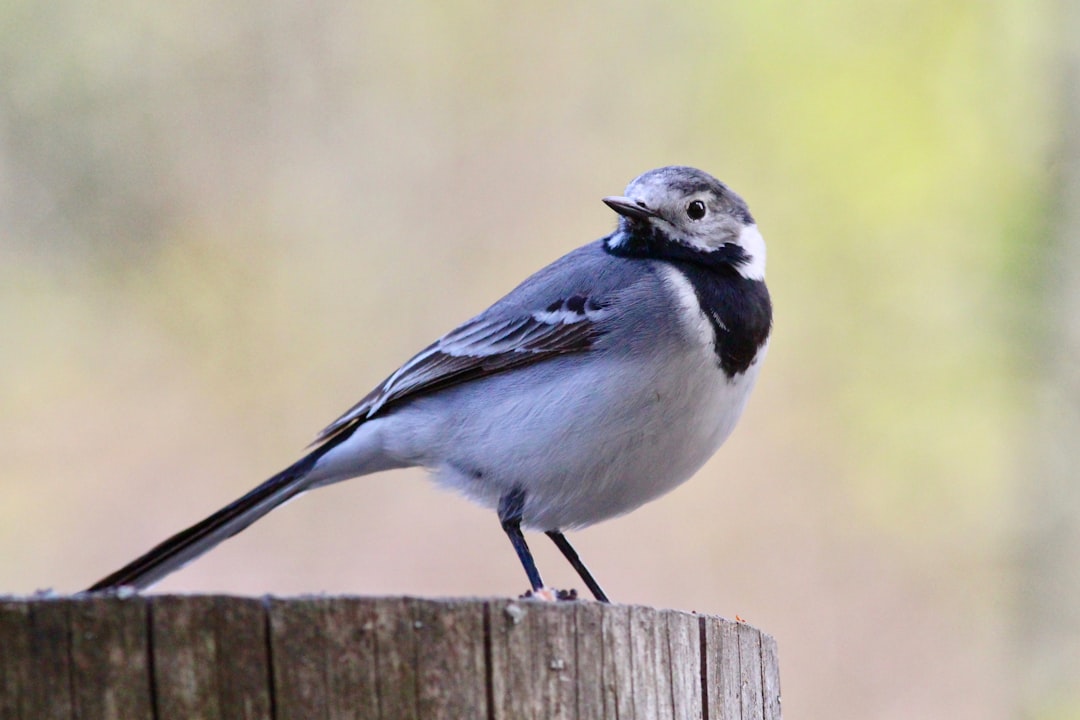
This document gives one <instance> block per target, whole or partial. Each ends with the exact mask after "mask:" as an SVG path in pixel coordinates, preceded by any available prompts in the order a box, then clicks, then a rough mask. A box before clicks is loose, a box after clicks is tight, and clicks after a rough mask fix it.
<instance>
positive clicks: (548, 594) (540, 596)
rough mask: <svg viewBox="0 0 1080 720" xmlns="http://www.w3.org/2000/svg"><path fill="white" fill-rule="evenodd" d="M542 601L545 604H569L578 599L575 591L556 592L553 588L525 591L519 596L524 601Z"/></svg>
mask: <svg viewBox="0 0 1080 720" xmlns="http://www.w3.org/2000/svg"><path fill="white" fill-rule="evenodd" d="M529 598H531V599H533V600H544V601H545V602H570V601H572V600H577V599H578V594H577V590H574V589H572V588H571V589H570V590H556V589H555V588H540V589H539V590H526V591H525V594H524V595H522V596H521V599H522V600H525V599H529Z"/></svg>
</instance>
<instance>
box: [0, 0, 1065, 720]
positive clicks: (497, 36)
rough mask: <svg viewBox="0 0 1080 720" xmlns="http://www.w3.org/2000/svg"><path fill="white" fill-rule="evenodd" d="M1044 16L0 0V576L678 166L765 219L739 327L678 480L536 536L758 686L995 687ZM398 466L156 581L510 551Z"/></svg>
mask: <svg viewBox="0 0 1080 720" xmlns="http://www.w3.org/2000/svg"><path fill="white" fill-rule="evenodd" d="M1052 23H1053V18H1052V14H1051V8H1049V7H1048V6H1047V4H1046V3H1043V2H1038V1H1036V2H1027V1H1021V0H1000V1H997V2H986V3H977V2H964V1H961V0H945V1H944V2H942V1H938V2H929V1H927V0H908V1H901V2H882V1H881V0H872V1H870V2H850V1H849V2H839V1H836V0H824V1H819V2H814V3H795V2H777V1H775V0H766V1H764V2H749V1H745V2H735V3H705V2H689V3H684V4H681V5H677V6H675V5H671V4H664V3H656V2H645V1H642V2H633V3H616V2H598V3H591V4H587V5H586V4H581V3H569V2H553V3H534V4H530V5H521V6H518V5H511V4H505V3H493V2H480V1H473V2H462V3H439V2H431V1H430V0H419V1H415V2H403V3H394V4H391V3H377V2H351V3H346V2H335V1H334V0H317V1H316V2H311V3H300V2H292V1H290V0H270V1H269V2H264V3H253V2H230V3H209V2H198V1H197V2H192V3H179V4H176V3H136V2H131V1H129V0H113V1H112V2H103V3H80V2H72V1H70V0H55V1H54V2H51V3H33V2H27V1H25V0H6V1H4V2H2V3H0V438H2V439H0V457H3V460H4V461H3V470H0V592H18V593H26V592H31V591H33V590H35V589H36V588H44V587H55V588H56V589H58V590H60V591H65V592H67V591H74V590H78V589H81V588H82V587H85V586H86V585H87V584H89V583H90V582H92V581H93V580H95V579H97V578H98V577H99V576H101V575H103V574H105V573H106V572H108V571H111V570H113V569H115V567H116V566H118V565H119V564H121V563H122V562H125V561H127V560H129V559H130V558H131V557H133V556H134V555H135V554H137V553H139V552H141V551H143V550H145V549H147V548H148V547H149V546H150V545H152V544H153V543H156V542H157V541H159V540H161V539H163V538H164V537H165V536H167V535H168V534H170V533H171V532H173V531H175V530H179V529H181V528H182V527H184V526H186V525H187V524H189V523H191V522H193V521H195V520H198V519H200V518H201V517H202V516H203V515H205V514H207V513H208V512H210V511H212V510H214V509H216V508H217V507H218V506H220V505H222V504H224V503H225V502H227V501H229V500H232V499H233V498H234V497H236V496H238V495H239V494H241V493H242V492H244V491H246V490H247V489H249V488H250V487H251V486H253V485H254V484H256V483H257V482H258V481H260V480H261V479H263V478H264V477H265V476H268V475H270V474H272V473H273V472H275V471H276V470H278V469H280V467H282V466H284V465H285V464H287V463H288V462H291V461H292V460H293V459H295V457H297V456H298V455H299V453H300V452H301V451H302V449H303V447H304V444H305V443H306V442H308V441H309V440H310V439H311V438H312V437H313V436H314V433H315V431H317V430H318V429H319V428H321V427H323V426H324V425H325V424H326V423H328V422H329V421H330V420H332V419H333V418H334V417H336V415H337V414H338V413H339V412H341V411H343V410H345V409H346V408H347V407H348V406H349V405H351V404H352V402H354V401H355V400H356V399H358V398H359V397H360V396H362V395H363V394H364V393H366V392H367V390H368V389H370V387H371V386H373V385H374V384H375V383H376V382H378V381H379V380H381V379H382V377H384V376H385V375H386V374H388V373H389V372H390V371H391V370H393V369H394V368H395V367H396V366H397V364H398V363H400V362H401V361H403V360H404V359H406V358H407V357H408V356H409V355H411V354H412V353H413V352H415V351H416V350H418V349H420V348H421V347H423V346H424V345H426V344H427V343H428V342H430V341H431V340H432V339H433V338H434V337H436V336H437V335H439V334H441V333H442V332H445V331H446V330H448V329H450V328H451V327H452V326H453V325H454V324H456V323H457V322H459V321H461V320H463V319H465V318H467V317H469V316H470V315H472V314H473V313H475V312H477V311H479V310H481V309H482V308H483V307H485V306H486V305H487V304H488V303H489V302H491V301H493V300H494V299H496V298H497V297H498V296H499V295H501V294H502V293H503V292H505V291H507V290H509V289H510V288H511V287H512V286H513V285H514V284H515V283H516V282H518V281H519V280H520V279H521V278H523V277H524V276H525V275H526V274H528V273H529V272H531V271H532V270H534V269H536V268H538V267H539V266H541V265H542V264H544V263H546V262H548V261H550V260H552V259H554V258H555V257H557V256H558V255H560V254H562V253H564V252H566V251H568V250H570V249H572V248H573V247H576V246H578V245H580V244H583V243H585V242H587V241H589V240H592V239H594V238H596V237H599V236H601V235H603V234H605V233H606V232H608V231H609V230H610V228H611V227H613V225H614V219H613V217H612V215H611V213H610V211H609V210H607V209H606V208H605V207H604V206H603V205H602V204H601V203H600V202H599V199H600V197H602V196H605V195H610V194H616V193H619V192H621V190H622V188H623V187H624V186H625V184H626V183H627V182H628V181H629V180H631V179H632V178H633V177H634V176H636V175H637V174H639V173H640V172H643V171H645V170H647V169H649V168H652V167H656V166H660V165H666V164H676V163H678V164H690V165H695V166H698V167H701V168H703V169H705V170H708V171H710V172H712V173H713V174H715V175H717V176H718V177H720V178H721V179H723V180H724V181H726V182H727V183H729V184H730V185H731V186H732V187H734V188H735V189H736V190H737V191H738V192H740V193H741V194H742V195H743V196H744V197H745V198H746V199H747V200H748V201H749V203H750V205H751V208H752V209H753V211H754V214H755V216H756V217H757V219H758V221H759V225H760V227H761V229H762V231H763V233H764V235H765V237H766V240H767V241H768V243H769V251H770V258H769V284H770V287H771V290H772V293H773V297H774V302H775V306H776V326H775V333H774V339H773V343H772V347H771V354H770V357H769V360H768V363H767V365H766V367H765V370H764V372H763V374H762V379H761V381H760V384H759V388H758V390H757V392H756V395H755V397H754V398H753V399H752V400H751V406H750V409H749V410H748V412H747V415H746V417H745V419H744V421H743V424H742V426H741V427H740V428H739V430H738V431H737V432H736V434H735V436H734V437H733V438H732V440H731V441H729V443H728V446H727V447H725V448H724V449H723V450H721V452H720V453H719V455H718V456H717V458H715V459H714V461H713V462H711V463H710V464H709V466H707V468H706V469H705V470H703V471H702V473H700V474H699V477H697V478H695V479H694V480H692V481H691V482H690V483H688V484H687V485H686V486H685V487H684V488H681V489H680V490H678V491H677V492H675V493H673V494H672V495H671V496H670V497H669V498H666V499H664V500H662V501H660V502H658V503H654V504H653V505H651V506H649V507H648V508H644V509H642V510H641V511H639V512H638V513H635V514H634V515H632V516H629V517H627V518H624V519H620V520H616V521H613V522H611V523H607V524H604V525H601V526H599V527H597V528H595V529H590V530H588V531H585V532H583V533H581V534H580V535H579V536H578V538H575V543H577V544H579V546H580V547H579V549H580V550H581V551H582V554H583V556H584V557H586V558H587V559H588V561H589V563H590V565H591V566H592V567H593V568H594V570H596V572H597V575H598V577H599V578H600V579H601V581H602V582H604V583H605V584H606V585H607V586H608V589H609V591H610V592H611V593H612V594H613V595H614V596H615V597H616V598H618V599H620V600H623V601H626V602H640V603H649V604H658V605H670V606H677V607H681V608H684V609H697V610H701V611H708V612H716V613H721V614H725V615H729V616H730V615H734V614H735V613H736V612H738V613H739V614H741V615H742V616H743V617H746V618H747V619H748V620H750V621H751V622H754V623H755V624H758V625H760V626H762V627H763V628H764V629H766V630H767V631H769V632H772V633H773V634H775V635H776V636H777V637H778V638H779V641H780V650H781V658H782V669H783V673H784V677H783V681H784V689H785V693H784V700H785V706H786V710H787V712H788V714H789V716H790V717H821V718H824V717H834V716H836V714H835V712H834V711H835V709H836V708H835V706H834V705H833V703H834V702H835V699H836V698H837V697H844V698H845V704H844V712H843V715H844V716H849V717H876V718H889V717H895V718H911V717H950V718H965V717H971V718H976V717H978V718H993V717H1004V716H1005V713H1006V709H1007V708H1008V701H1009V697H1008V695H1007V690H1006V688H1005V683H1003V682H1002V678H1003V677H1004V676H1005V674H1006V673H1007V671H1008V643H1007V640H1008V631H1007V629H1006V625H1007V623H1008V622H1009V612H1008V611H1009V609H1008V607H1007V602H1006V597H1005V594H1006V584H1005V583H1006V581H1005V579H1004V575H1003V567H1004V565H1005V563H1006V561H1007V550H1008V542H1009V538H1010V533H1011V532H1012V530H1013V524H1014V523H1015V521H1016V518H1015V517H1014V515H1013V513H1012V505H1013V503H1014V500H1015V496H1014V493H1015V487H1014V482H1015V479H1016V476H1017V473H1018V469H1019V464H1020V462H1021V458H1022V455H1023V452H1024V447H1025V446H1024V443H1025V442H1026V440H1027V438H1026V437H1025V433H1024V427H1025V424H1024V418H1025V413H1027V412H1028V411H1029V410H1030V408H1029V403H1028V401H1027V400H1026V397H1027V391H1028V386H1027V384H1028V381H1029V377H1028V373H1029V372H1030V371H1029V370H1028V368H1029V367H1030V366H1031V365H1032V363H1033V362H1034V361H1035V358H1036V355H1037V352H1036V349H1035V343H1036V342H1037V341H1038V339H1039V337H1040V331H1041V329H1042V328H1041V327H1040V325H1039V323H1038V322H1037V321H1036V320H1035V319H1034V318H1035V315H1034V312H1033V311H1034V307H1035V304H1036V302H1037V301H1038V299H1039V294H1038V290H1039V282H1040V280H1039V277H1040V276H1039V273H1040V272H1041V264H1042V263H1043V262H1044V260H1045V248H1046V244H1047V240H1046V233H1047V231H1048V220H1047V218H1046V215H1047V212H1048V205H1049V200H1048V195H1049V192H1050V182H1051V179H1050V170H1051V169H1052V168H1051V163H1052V157H1051V156H1052V150H1053V147H1054V132H1055V130H1054V127H1055V122H1056V118H1055V115H1054V95H1053V93H1054V91H1055V86H1054V80H1053V73H1052V72H1051V70H1052V68H1051V65H1050V62H1051V59H1052V56H1053V52H1054V49H1055V45H1054V43H1055V37H1056V36H1055V35H1054V33H1053V26H1052ZM411 475H415V473H414V474H410V473H398V474H388V475H387V476H385V477H383V476H379V477H377V478H370V479H364V480H360V481H354V482H352V483H348V484H346V485H343V486H341V487H340V488H332V489H328V490H326V491H320V492H319V493H316V494H315V495H313V496H311V497H305V498H304V499H303V500H302V501H300V502H299V503H296V504H294V505H290V506H289V508H288V509H286V510H282V511H280V512H279V513H275V514H274V515H272V516H271V517H270V518H268V519H267V520H265V521H263V522H261V523H259V524H258V525H257V526H255V527H253V528H251V529H250V530H249V531H247V532H245V533H244V535H242V536H240V537H237V538H236V539H235V540H231V541H230V542H228V543H226V544H225V545H223V546H222V548H220V549H219V550H218V551H215V553H213V554H212V555H211V556H208V557H207V558H205V559H203V560H200V561H199V562H198V563H196V564H194V565H192V566H191V567H190V568H188V569H186V570H185V571H183V572H182V573H179V574H178V575H176V576H175V577H173V578H170V579H169V580H168V581H166V582H165V583H163V584H162V585H161V586H160V589H162V590H200V591H229V592H249V593H261V592H303V591H318V590H322V589H326V590H328V591H333V592H360V593H403V592H413V593H427V594H434V595H440V594H442V595H446V594H503V595H505V594H510V593H514V592H518V591H520V590H523V589H524V586H525V582H524V579H523V578H521V577H519V576H518V574H519V572H520V571H519V570H518V569H517V568H515V566H514V565H515V561H514V558H513V556H512V553H511V551H510V548H509V546H507V545H505V540H504V538H502V537H501V536H500V532H499V529H498V526H497V523H496V522H495V520H494V518H493V517H489V514H488V513H486V512H484V511H482V510H478V509H475V508H472V507H471V506H469V505H468V504H467V503H465V502H464V501H460V500H458V499H455V498H446V497H444V496H443V495H442V494H440V493H439V492H437V491H435V490H433V489H432V488H431V487H429V486H427V485H426V484H425V483H424V482H423V481H421V480H419V479H415V478H413V477H411ZM324 493H325V496H323V494H324ZM332 493H337V500H336V502H335V501H334V499H333V496H332ZM541 542H542V538H539V539H537V540H536V541H535V542H534V544H536V545H539V544H540V543H541ZM538 550H539V549H538ZM540 554H541V558H540V559H541V566H542V568H551V569H547V570H546V572H547V573H549V574H550V575H551V576H552V577H553V579H556V580H558V581H559V582H563V583H565V584H569V583H572V582H573V579H572V578H571V577H569V576H565V577H562V576H560V575H559V573H560V572H562V570H561V569H559V568H560V566H559V561H558V559H557V557H556V556H555V555H553V554H542V551H541V553H540ZM929 647H933V652H932V653H930V654H929V655H928V654H927V650H928V648H929ZM958 688H963V691H962V692H961V691H959V690H958Z"/></svg>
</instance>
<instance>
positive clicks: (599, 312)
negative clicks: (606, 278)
mask: <svg viewBox="0 0 1080 720" xmlns="http://www.w3.org/2000/svg"><path fill="white" fill-rule="evenodd" d="M592 249H593V248H592V246H586V247H585V248H581V249H580V250H578V252H576V253H571V254H570V255H568V256H566V257H564V258H562V259H561V260H557V261H556V262H554V263H552V264H551V266H549V267H548V268H544V269H543V270H541V271H540V272H539V273H537V274H536V275H534V276H532V277H530V279H529V280H528V281H526V282H525V283H523V284H522V285H521V286H518V288H517V289H515V290H514V291H513V293H511V294H510V295H508V296H507V297H505V298H503V299H502V300H500V301H499V302H497V303H496V304H495V305H492V307H491V308H490V309H489V310H488V311H487V312H485V313H482V314H481V315H478V316H476V317H474V318H472V320H470V321H468V322H467V323H464V324H463V325H461V326H459V327H458V328H456V329H454V330H453V331H450V332H448V334H447V335H445V336H443V337H442V338H440V339H438V340H437V341H435V342H434V343H433V344H431V345H429V347H428V348H427V349H424V350H423V351H421V352H420V353H418V354H417V355H415V356H414V357H413V358H411V359H409V361H408V362H407V363H405V364H404V365H403V366H402V367H401V368H400V369H399V370H397V371H396V372H394V373H393V375H391V376H390V377H389V378H387V379H386V380H383V381H382V383H380V384H379V385H378V386H377V388H376V389H375V390H373V391H372V392H370V393H368V394H367V395H366V396H365V397H364V398H363V399H362V400H360V403H357V404H356V405H354V406H353V407H352V408H351V409H350V410H349V411H348V412H346V413H345V415H342V416H341V417H340V418H338V419H337V420H335V421H334V422H333V423H330V424H329V425H328V426H327V427H326V429H325V430H323V431H322V432H321V433H320V434H319V436H318V438H316V439H315V443H316V444H323V443H328V441H332V440H334V439H336V438H339V437H340V436H341V435H346V434H350V433H351V432H352V431H353V430H354V429H355V426H356V425H359V424H361V423H363V422H365V421H366V420H369V419H372V418H373V417H375V416H376V415H377V413H378V412H379V411H381V410H383V409H386V408H388V407H391V406H393V405H394V404H396V403H400V402H403V400H407V399H410V398H413V397H416V396H418V395H421V394H426V393H431V392H435V391H438V390H443V389H445V388H449V386H451V385H457V384H460V383H463V382H469V381H471V380H476V379H478V378H484V377H487V376H490V375H495V373H497V372H503V371H505V370H510V369H513V368H516V367H522V366H525V365H530V364H532V363H538V362H540V361H543V359H546V358H550V357H554V356H558V355H565V354H568V353H579V352H584V351H586V350H590V349H591V348H592V347H593V344H594V343H595V342H596V340H597V339H598V338H599V337H602V336H603V335H604V334H605V331H606V330H605V327H604V325H605V324H604V323H603V321H604V318H605V317H606V316H607V315H608V314H609V313H610V310H609V309H608V304H609V301H610V296H611V293H612V291H615V290H617V289H618V287H619V283H617V282H615V283H612V282H599V283H597V280H598V275H604V274H605V273H604V272H603V268H602V266H597V264H596V263H597V262H600V263H607V262H609V260H608V259H607V258H605V257H603V255H600V256H597V255H596V254H595V253H593V252H591V250H592ZM597 271H599V272H597ZM552 281H555V282H552ZM584 285H594V287H593V288H591V289H583V286H584ZM597 285H598V286H597ZM579 288H581V289H579ZM542 296H546V298H551V297H553V296H555V298H556V299H555V300H553V301H550V302H548V303H546V304H545V305H541V307H540V309H538V310H534V311H531V312H530V311H529V310H528V308H529V307H530V305H532V307H535V305H534V303H537V302H538V301H541V298H542Z"/></svg>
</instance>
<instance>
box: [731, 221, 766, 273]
mask: <svg viewBox="0 0 1080 720" xmlns="http://www.w3.org/2000/svg"><path fill="white" fill-rule="evenodd" d="M735 242H736V244H737V245H739V247H741V248H742V249H743V250H744V251H746V254H747V256H748V257H749V258H750V259H749V262H747V263H746V264H744V265H740V266H739V267H738V270H739V274H740V275H742V276H743V277H744V278H746V279H747V280H764V279H765V238H763V237H761V231H759V230H758V227H757V225H747V226H746V227H744V228H743V229H742V231H741V232H740V233H739V238H738V240H736V241H735Z"/></svg>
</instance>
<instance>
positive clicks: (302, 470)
mask: <svg viewBox="0 0 1080 720" xmlns="http://www.w3.org/2000/svg"><path fill="white" fill-rule="evenodd" d="M327 449H328V448H326V447H325V446H324V447H320V448H317V449H316V450H314V451H313V452H311V453H310V454H308V455H307V456H305V457H304V458H302V459H300V460H298V461H297V462H295V463H293V465H291V466H290V467H288V468H286V469H285V470H282V471H281V472H279V473H278V474H277V475H275V476H274V477H272V478H270V479H269V480H267V481H266V482H264V483H263V484H261V485H259V486H258V487H257V488H255V489H254V490H252V491H251V492H249V493H248V494H246V495H244V496H243V497H241V498H240V499H238V500H236V501H234V502H232V503H230V504H229V505H226V506H225V507H223V508H222V509H220V510H218V511H217V512H216V513H214V514H213V515H211V516H210V517H208V518H206V519H205V520H202V521H201V522H198V523H195V524H194V525H192V526H191V527H189V528H188V529H187V530H183V531H181V532H178V533H177V534H176V535H173V536H172V537H171V538H169V539H168V540H165V541H164V542H162V543H160V544H159V545H157V546H155V547H154V548H152V549H151V550H150V551H148V552H146V553H144V554H143V555H141V556H140V557H137V558H135V559H134V560H132V561H131V562H129V563H128V564H127V565H125V566H124V567H122V568H120V569H119V570H117V571H116V572H114V573H112V574H111V575H109V576H108V577H105V578H103V579H101V580H99V581H98V582H96V583H94V584H93V585H92V586H91V587H89V588H88V589H87V592H98V591H101V590H111V589H115V588H119V587H132V588H135V589H137V590H141V589H144V588H147V587H150V586H151V585H153V584H154V583H156V582H157V581H158V580H161V579H162V578H163V577H165V576H166V575H168V574H169V573H171V572H174V571H176V570H179V569H180V568H181V567H183V566H184V565H186V564H187V563H189V562H191V561H192V560H194V559H195V558H197V557H199V556H200V555H202V554H203V553H206V552H209V551H210V550H212V549H213V548H214V547H216V546H217V544H218V543H220V542H222V541H223V540H226V539H228V538H230V537H232V536H233V535H235V534H236V533H238V532H240V531H241V530H243V529H244V528H246V527H247V526H248V525H250V524H251V523H253V522H255V521H256V520H258V519H259V518H261V517H262V516H263V515H265V514H266V513H268V512H270V511H271V510H273V509H274V508H276V507H277V506H278V505H281V504H282V503H283V502H285V501H286V500H289V499H290V498H293V497H296V496H297V495H299V494H300V493H302V492H304V491H305V490H307V489H308V488H309V486H310V484H311V482H310V479H309V474H310V472H311V468H312V467H314V465H315V463H316V461H318V459H319V458H320V457H321V456H322V455H323V454H324V453H325V452H326V450H327Z"/></svg>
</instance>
